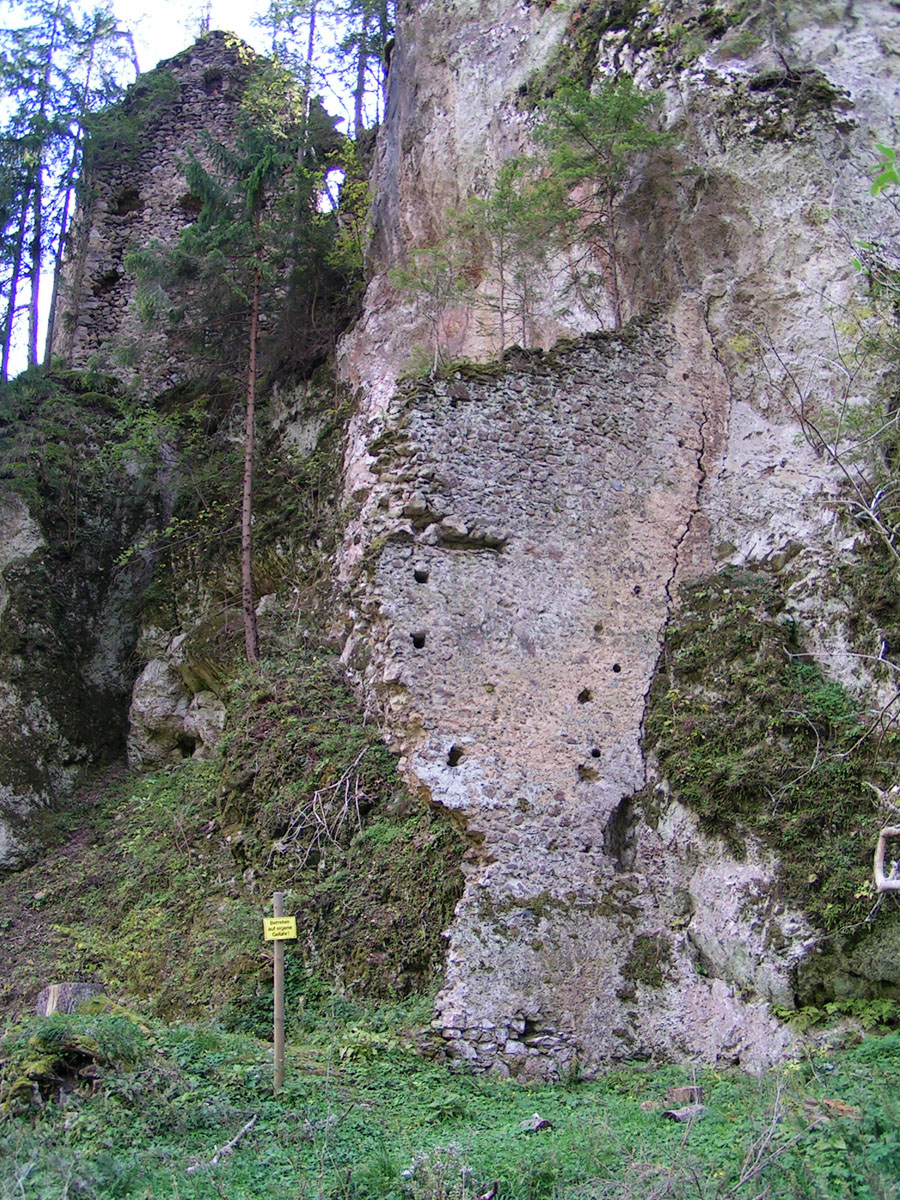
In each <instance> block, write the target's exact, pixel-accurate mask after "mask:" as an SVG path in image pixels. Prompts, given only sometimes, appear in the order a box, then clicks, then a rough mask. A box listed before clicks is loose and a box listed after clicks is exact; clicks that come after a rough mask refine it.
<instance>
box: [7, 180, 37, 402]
mask: <svg viewBox="0 0 900 1200" xmlns="http://www.w3.org/2000/svg"><path fill="white" fill-rule="evenodd" d="M30 198H31V184H30V183H29V184H28V185H27V186H26V187H25V190H24V191H23V193H22V210H21V212H20V213H19V228H18V230H17V232H16V250H15V255H14V256H13V267H12V275H11V276H10V280H9V297H8V298H7V302H6V321H5V323H4V326H3V360H2V362H0V380H2V381H3V382H4V383H5V382H6V380H7V379H9V356H10V351H11V350H12V339H13V326H14V325H15V321H16V299H17V298H18V293H19V280H20V279H21V277H22V259H23V258H24V257H25V230H26V227H27V222H28V210H29V200H30Z"/></svg>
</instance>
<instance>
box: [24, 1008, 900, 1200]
mask: <svg viewBox="0 0 900 1200" xmlns="http://www.w3.org/2000/svg"><path fill="white" fill-rule="evenodd" d="M424 1016H425V1012H424V1010H423V1009H422V1007H421V1006H418V1007H413V1008H409V1007H404V1006H401V1005H396V1004H395V1005H391V1006H384V1005H382V1006H372V1005H362V1004H356V1005H353V1004H351V1003H349V1002H347V1001H346V1000H339V999H338V998H335V1000H334V1001H333V1002H332V1003H331V1004H330V1005H323V1006H322V1008H321V1009H320V1011H319V1013H318V1016H317V1018H316V1020H315V1021H314V1022H311V1023H310V1024H309V1025H308V1027H307V1028H306V1029H305V1030H304V1031H303V1032H302V1034H301V1035H299V1036H297V1035H295V1036H294V1037H292V1038H289V1041H288V1046H287V1055H286V1077H285V1086H284V1089H283V1091H282V1093H281V1096H280V1097H279V1098H278V1099H275V1098H274V1097H273V1095H272V1066H271V1047H270V1046H268V1045H267V1044H265V1043H263V1042H260V1041H258V1040H256V1039H254V1038H251V1037H248V1036H246V1035H240V1034H234V1033H227V1032H225V1031H224V1030H222V1029H221V1028H219V1027H216V1026H213V1025H208V1024H200V1025H198V1024H184V1023H176V1024H171V1025H164V1024H161V1023H157V1022H154V1023H152V1024H151V1025H150V1026H145V1027H143V1028H140V1027H138V1026H137V1025H136V1024H134V1023H133V1022H130V1021H129V1020H128V1018H127V1017H122V1016H116V1017H102V1016H97V1015H94V1016H74V1017H56V1016H55V1017H51V1018H44V1019H33V1020H31V1021H29V1022H26V1023H23V1024H19V1025H15V1026H12V1027H10V1028H8V1030H7V1032H6V1035H5V1037H4V1038H3V1039H2V1042H0V1062H2V1066H0V1106H2V1110H3V1115H2V1116H0V1197H2V1198H3V1200H7V1198H9V1200H11V1198H12V1197H13V1196H16V1197H26V1198H32V1200H44V1198H45V1197H46V1198H47V1200H49V1198H51V1197H53V1198H54V1200H55V1198H56V1197H59V1196H61V1195H72V1196H75V1195H77V1196H82V1197H87V1198H94V1197H96V1198H101V1197H102V1198H104V1200H109V1198H116V1197H131V1196H134V1197H147V1196H152V1197H153V1198H154V1200H167V1198H169V1197H172V1198H174V1197H178V1198H179V1200H201V1198H206V1197H210V1198H211V1197H228V1200H251V1198H255V1197H271V1196H277V1197H282V1196H283V1197H287V1196H291V1197H297V1198H298V1200H305V1198H310V1200H312V1198H313V1197H315V1198H316V1200H319V1198H322V1197H328V1198H333V1200H474V1197H476V1196H479V1195H481V1194H483V1193H484V1192H486V1191H488V1190H489V1189H490V1187H491V1185H492V1183H493V1182H494V1181H496V1187H497V1191H496V1194H497V1196H498V1198H499V1200H587V1198H588V1197H590V1198H592V1200H613V1198H617V1200H631V1198H635V1200H637V1198H638V1197H640V1198H642V1200H643V1198H644V1197H650V1196H653V1197H656V1198H657V1200H664V1198H667V1197H669V1198H672V1200H724V1198H725V1197H737V1198H738V1200H741V1198H743V1200H751V1197H760V1196H766V1197H768V1198H770V1200H833V1198H834V1197H835V1196H841V1197H843V1198H846V1200H875V1198H878V1200H886V1198H887V1197H889V1196H892V1195H894V1194H895V1191H894V1188H895V1181H896V1179H897V1177H898V1173H900V1134H898V1129H900V1110H898V1102H897V1098H896V1097H897V1095H898V1088H900V1035H897V1034H889V1035H887V1036H884V1037H881V1038H873V1037H870V1038H867V1039H865V1040H862V1041H860V1042H859V1043H858V1044H856V1045H851V1046H844V1047H843V1048H839V1047H837V1046H831V1047H823V1048H820V1049H819V1050H818V1051H817V1052H816V1053H811V1054H810V1055H809V1056H808V1057H807V1059H806V1060H804V1061H801V1062H797V1063H793V1064H789V1065H786V1066H784V1067H782V1068H780V1069H779V1070H777V1071H773V1072H770V1073H769V1074H768V1075H766V1076H764V1077H763V1078H761V1079H754V1078H751V1077H748V1076H744V1075H740V1074H738V1073H736V1072H723V1071H716V1070H712V1069H696V1068H695V1069H690V1068H685V1067H667V1068H659V1069H648V1068H646V1067H633V1066H622V1067H619V1068H617V1069H613V1070H610V1071H609V1073H607V1074H606V1075H604V1076H602V1077H600V1078H599V1079H597V1080H595V1081H593V1082H580V1083H570V1084H569V1085H568V1086H563V1085H560V1084H557V1085H549V1084H548V1085H540V1086H532V1087H528V1088H526V1087H522V1086H520V1085H516V1084H513V1083H510V1082H508V1081H503V1080H498V1079H495V1078H493V1077H490V1076H485V1075H481V1076H477V1075H473V1074H471V1073H469V1072H468V1071H467V1070H466V1069H465V1068H460V1067H456V1068H452V1067H451V1066H450V1065H448V1064H445V1063H441V1062H439V1061H436V1060H434V1059H429V1058H427V1057H423V1056H422V1054H421V1053H420V1052H419V1050H418V1049H417V1047H418V1045H419V1042H420V1033H419V1030H420V1028H421V1022H422V1020H423V1018H424ZM685 1084H694V1085H700V1086H701V1087H702V1088H703V1103H704V1105H705V1106H706V1110H707V1111H706V1114H705V1116H704V1117H703V1118H702V1119H700V1120H697V1121H695V1122H694V1123H692V1124H689V1125H683V1124H677V1123H675V1122H673V1121H671V1120H667V1119H665V1117H664V1115H663V1114H664V1112H665V1111H666V1110H667V1109H668V1108H669V1107H670V1105H671V1101H670V1100H669V1099H668V1098H667V1089H668V1088H670V1087H672V1086H679V1085H685ZM534 1113H538V1114H540V1116H541V1117H542V1118H544V1119H545V1120H546V1121H548V1122H550V1125H549V1127H547V1128H545V1129H543V1130H541V1131H539V1132H530V1131H528V1130H527V1129H526V1128H523V1123H525V1124H530V1123H531V1122H530V1118H532V1116H533V1114H534ZM242 1131H243V1132H242ZM238 1135H240V1136H238ZM233 1139H237V1140H236V1141H235V1142H234V1144H233V1146H232V1148H231V1149H230V1150H229V1151H228V1152H226V1153H224V1154H220V1155H219V1157H218V1158H217V1157H216V1156H217V1152H219V1151H221V1150H222V1148H223V1146H225V1144H226V1143H229V1142H231V1141H232V1140H233Z"/></svg>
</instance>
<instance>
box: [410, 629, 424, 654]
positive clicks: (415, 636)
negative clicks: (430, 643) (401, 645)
mask: <svg viewBox="0 0 900 1200" xmlns="http://www.w3.org/2000/svg"><path fill="white" fill-rule="evenodd" d="M409 636H410V637H411V638H412V644H413V645H414V646H415V648H416V649H417V650H421V649H422V647H423V646H424V645H425V634H424V633H422V632H421V631H420V630H417V631H416V632H415V633H411V634H410V635H409Z"/></svg>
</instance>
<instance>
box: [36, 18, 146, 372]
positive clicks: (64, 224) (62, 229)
mask: <svg viewBox="0 0 900 1200" xmlns="http://www.w3.org/2000/svg"><path fill="white" fill-rule="evenodd" d="M128 38H129V41H130V42H131V49H132V52H133V51H134V42H133V41H132V40H131V35H130V34H129V35H128ZM96 51H97V43H96V40H92V41H91V49H90V55H89V56H88V61H87V67H86V69H85V72H84V83H83V85H82V88H81V101H80V104H79V108H80V110H81V111H80V112H79V114H78V121H79V124H78V132H77V133H76V135H75V141H74V143H73V145H72V157H71V158H70V159H69V169H68V170H67V171H66V190H65V194H64V196H63V208H62V216H61V217H60V220H59V232H58V233H57V236H56V252H55V253H54V256H53V290H52V291H51V293H50V316H49V318H48V320H47V341H46V342H45V344H44V366H45V367H49V365H50V359H51V356H52V354H53V334H54V326H55V324H56V300H57V297H58V295H59V279H60V275H61V273H62V260H63V253H64V251H65V244H66V234H67V233H68V231H69V205H70V204H71V202H72V192H73V191H74V190H75V180H76V179H77V178H78V163H79V161H80V159H81V144H82V141H83V140H84V123H83V122H84V120H85V117H86V115H87V112H88V101H89V99H90V94H91V75H92V73H93V70H94V56H95V54H96Z"/></svg>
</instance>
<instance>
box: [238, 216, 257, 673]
mask: <svg viewBox="0 0 900 1200" xmlns="http://www.w3.org/2000/svg"><path fill="white" fill-rule="evenodd" d="M258 219H259V218H258V216H257V221H258ZM258 335H259V267H256V268H255V269H254V272H253V293H252V299H251V304H250V347H249V351H250V352H249V365H248V368H247V409H246V415H245V419H244V487H243V494H242V500H241V608H242V609H243V614H244V645H245V647H246V651H247V662H248V663H250V664H251V665H252V664H254V663H257V662H259V627H258V625H257V623H256V605H255V602H254V593H253V451H254V442H255V438H256V343H257V339H258Z"/></svg>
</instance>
